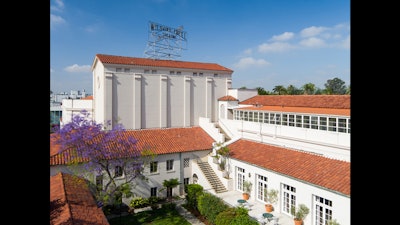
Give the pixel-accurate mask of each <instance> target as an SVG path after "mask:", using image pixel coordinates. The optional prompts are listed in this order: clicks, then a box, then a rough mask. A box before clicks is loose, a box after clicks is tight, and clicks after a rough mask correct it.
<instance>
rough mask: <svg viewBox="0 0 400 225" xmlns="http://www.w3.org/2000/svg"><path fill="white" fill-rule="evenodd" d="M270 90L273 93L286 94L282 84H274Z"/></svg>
mask: <svg viewBox="0 0 400 225" xmlns="http://www.w3.org/2000/svg"><path fill="white" fill-rule="evenodd" d="M272 91H273V92H274V93H278V95H284V94H286V88H285V87H284V86H283V85H277V86H275V87H274V88H273V89H272Z"/></svg>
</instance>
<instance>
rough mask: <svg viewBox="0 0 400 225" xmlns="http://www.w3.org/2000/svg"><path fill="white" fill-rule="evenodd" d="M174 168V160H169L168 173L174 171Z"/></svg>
mask: <svg viewBox="0 0 400 225" xmlns="http://www.w3.org/2000/svg"><path fill="white" fill-rule="evenodd" d="M173 168H174V160H173V159H169V160H167V171H169V170H172V169H173Z"/></svg>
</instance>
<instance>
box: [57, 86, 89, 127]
mask: <svg viewBox="0 0 400 225" xmlns="http://www.w3.org/2000/svg"><path fill="white" fill-rule="evenodd" d="M90 98H92V97H90V96H88V95H87V93H86V91H85V90H82V91H75V90H71V91H70V94H68V93H67V92H61V93H57V94H55V93H52V94H50V124H51V125H60V126H62V125H63V115H67V114H64V113H66V111H69V110H71V104H72V102H73V100H77V101H75V102H76V103H77V102H79V100H80V99H86V100H87V99H90ZM86 102H87V101H86ZM63 104H68V105H69V106H68V109H66V107H64V106H63ZM79 104H80V103H77V104H75V105H76V109H74V110H78V108H79ZM72 105H73V104H72ZM84 105H85V109H86V110H87V111H89V112H92V111H93V106H92V105H91V103H90V105H88V103H84ZM73 107H75V106H73ZM80 108H82V107H80ZM67 116H69V115H67ZM66 119H67V121H68V122H69V121H70V117H67V118H66ZM64 123H65V121H64Z"/></svg>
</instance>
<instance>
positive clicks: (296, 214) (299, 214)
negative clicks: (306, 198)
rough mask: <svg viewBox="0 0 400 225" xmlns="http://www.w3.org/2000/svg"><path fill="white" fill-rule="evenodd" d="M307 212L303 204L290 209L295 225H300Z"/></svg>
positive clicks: (307, 209) (308, 210)
mask: <svg viewBox="0 0 400 225" xmlns="http://www.w3.org/2000/svg"><path fill="white" fill-rule="evenodd" d="M309 212H310V209H309V208H308V207H307V206H306V205H304V204H299V205H298V207H297V208H295V207H294V206H293V207H292V208H291V209H290V213H291V214H292V216H293V220H294V224H295V225H302V224H303V220H304V219H305V218H306V217H307V215H308V213H309Z"/></svg>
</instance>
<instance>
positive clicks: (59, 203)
mask: <svg viewBox="0 0 400 225" xmlns="http://www.w3.org/2000/svg"><path fill="white" fill-rule="evenodd" d="M50 224H52V225H109V223H108V221H107V218H106V217H105V215H104V213H103V211H102V209H101V208H98V207H97V205H96V201H95V199H94V197H93V195H92V193H91V192H90V190H89V188H88V185H87V182H86V181H85V180H84V179H82V178H78V177H76V176H73V175H71V174H64V173H58V174H56V175H54V176H51V177H50Z"/></svg>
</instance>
